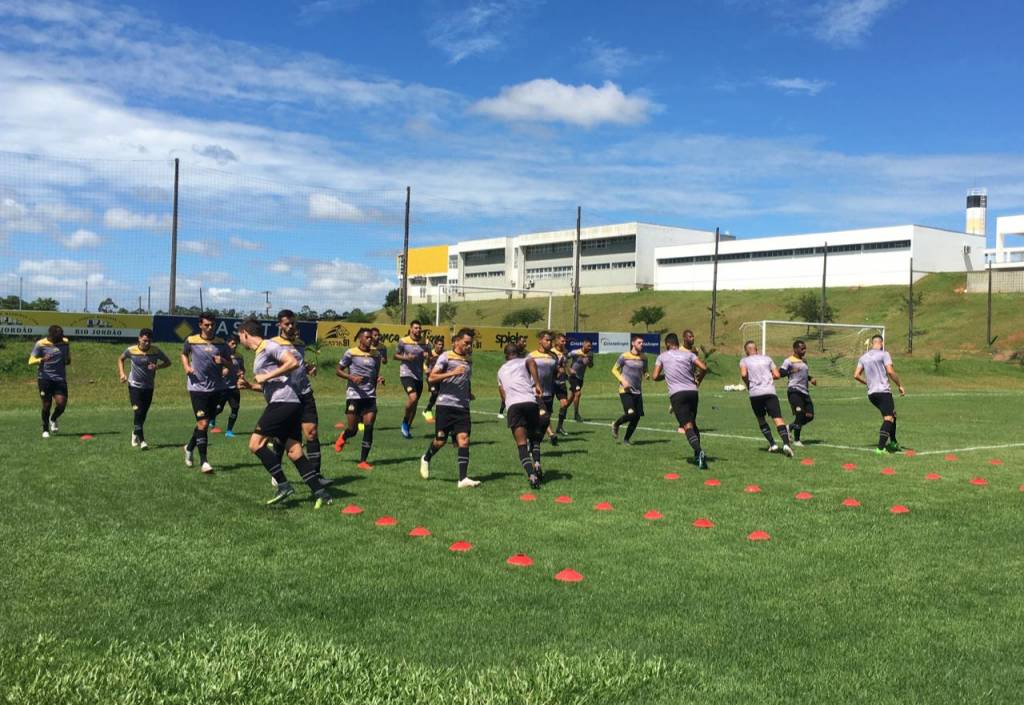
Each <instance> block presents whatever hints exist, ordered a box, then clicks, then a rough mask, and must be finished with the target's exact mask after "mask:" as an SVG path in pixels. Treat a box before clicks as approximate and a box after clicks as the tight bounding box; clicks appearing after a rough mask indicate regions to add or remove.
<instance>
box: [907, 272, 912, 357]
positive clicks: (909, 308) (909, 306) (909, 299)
mask: <svg viewBox="0 0 1024 705" xmlns="http://www.w3.org/2000/svg"><path fill="white" fill-rule="evenodd" d="M907 318H908V321H907V352H908V353H913V352H914V258H913V257H911V258H910V288H909V296H907Z"/></svg>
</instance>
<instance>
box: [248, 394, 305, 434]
mask: <svg viewBox="0 0 1024 705" xmlns="http://www.w3.org/2000/svg"><path fill="white" fill-rule="evenodd" d="M255 432H256V433H258V434H259V435H261V436H266V437H267V438H276V439H278V440H281V441H287V440H288V439H292V440H296V441H300V442H301V441H302V404H299V403H296V402H271V403H270V404H267V408H266V409H264V410H263V413H262V414H260V420H259V421H257V422H256V429H255Z"/></svg>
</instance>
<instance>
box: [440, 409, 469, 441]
mask: <svg viewBox="0 0 1024 705" xmlns="http://www.w3.org/2000/svg"><path fill="white" fill-rule="evenodd" d="M436 411H437V415H436V417H435V419H434V429H435V431H436V432H437V437H438V438H445V437H446V436H449V435H452V434H455V435H457V434H460V433H465V434H468V433H469V432H470V431H471V430H472V428H473V421H472V419H471V418H470V417H469V409H461V408H459V407H457V406H438V407H436Z"/></svg>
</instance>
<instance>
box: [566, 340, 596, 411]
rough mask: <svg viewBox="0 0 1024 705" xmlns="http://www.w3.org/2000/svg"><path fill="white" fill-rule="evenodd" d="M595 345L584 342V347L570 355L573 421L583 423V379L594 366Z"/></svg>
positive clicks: (570, 390) (587, 341)
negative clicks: (581, 404) (581, 407)
mask: <svg viewBox="0 0 1024 705" xmlns="http://www.w3.org/2000/svg"><path fill="white" fill-rule="evenodd" d="M593 349H594V344H593V343H591V342H590V341H589V340H584V341H583V345H582V346H580V347H579V348H578V349H576V350H573V351H572V352H571V353H570V354H569V393H570V395H571V396H572V407H573V412H574V413H573V420H574V421H583V417H582V416H580V399H582V398H583V378H584V377H585V376H586V374H587V370H588V369H589V368H591V367H593V366H594V353H593V352H592V350H593Z"/></svg>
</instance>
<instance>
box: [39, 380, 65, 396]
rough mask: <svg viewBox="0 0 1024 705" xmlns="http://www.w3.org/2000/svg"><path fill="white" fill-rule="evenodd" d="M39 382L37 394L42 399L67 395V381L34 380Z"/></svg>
mask: <svg viewBox="0 0 1024 705" xmlns="http://www.w3.org/2000/svg"><path fill="white" fill-rule="evenodd" d="M36 381H37V382H38V383H39V396H41V397H43V398H44V399H50V398H51V397H66V396H67V395H68V383H67V382H64V381H61V382H57V381H55V380H52V379H42V378H39V379H37V380H36Z"/></svg>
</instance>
